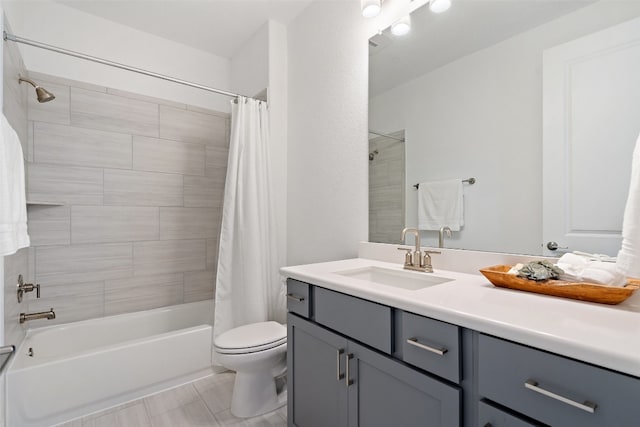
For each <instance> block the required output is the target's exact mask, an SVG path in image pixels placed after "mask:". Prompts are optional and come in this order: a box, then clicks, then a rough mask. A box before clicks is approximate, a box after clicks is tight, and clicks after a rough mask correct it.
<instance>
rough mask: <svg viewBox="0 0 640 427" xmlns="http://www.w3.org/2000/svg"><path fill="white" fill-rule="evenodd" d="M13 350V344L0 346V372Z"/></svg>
mask: <svg viewBox="0 0 640 427" xmlns="http://www.w3.org/2000/svg"><path fill="white" fill-rule="evenodd" d="M15 350H16V348H15V346H12V345H5V346H2V347H0V372H2V370H3V369H4V365H6V364H7V362H8V361H9V359H10V358H11V355H12V354H13V352H14V351H15Z"/></svg>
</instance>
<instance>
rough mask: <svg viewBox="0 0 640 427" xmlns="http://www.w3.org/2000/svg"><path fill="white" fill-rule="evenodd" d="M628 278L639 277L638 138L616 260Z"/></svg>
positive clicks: (639, 178)
mask: <svg viewBox="0 0 640 427" xmlns="http://www.w3.org/2000/svg"><path fill="white" fill-rule="evenodd" d="M616 264H617V265H618V268H619V269H620V270H621V271H622V272H623V273H624V274H625V275H626V276H628V277H640V136H638V140H637V141H636V146H635V148H634V150H633V159H632V161H631V183H630V184H629V195H628V196H627V205H626V206H625V209H624V219H623V221H622V248H621V249H620V252H618V257H617V260H616Z"/></svg>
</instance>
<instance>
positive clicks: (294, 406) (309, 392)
mask: <svg viewBox="0 0 640 427" xmlns="http://www.w3.org/2000/svg"><path fill="white" fill-rule="evenodd" d="M287 327H288V337H287V342H288V344H287V345H288V354H287V363H288V372H289V374H288V377H289V384H288V386H289V392H288V404H289V408H288V418H289V425H290V426H298V427H328V426H331V427H346V425H347V388H346V385H345V382H344V381H345V379H344V371H345V368H346V367H345V365H344V361H345V356H344V354H345V350H346V347H347V340H346V339H344V338H343V337H340V336H339V335H336V334H334V333H332V332H329V331H327V330H326V329H324V328H322V327H320V326H317V325H314V324H313V323H310V322H308V321H306V320H304V319H301V318H300V317H298V316H296V315H293V314H289V315H288V317H287Z"/></svg>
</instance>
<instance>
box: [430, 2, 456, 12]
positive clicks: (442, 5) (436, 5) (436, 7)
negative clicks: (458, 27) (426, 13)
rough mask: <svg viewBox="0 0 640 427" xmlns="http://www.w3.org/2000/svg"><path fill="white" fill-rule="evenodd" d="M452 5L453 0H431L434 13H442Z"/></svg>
mask: <svg viewBox="0 0 640 427" xmlns="http://www.w3.org/2000/svg"><path fill="white" fill-rule="evenodd" d="M450 7H451V0H429V10H430V11H431V12H433V13H442V12H444V11H445V10H447V9H449V8H450Z"/></svg>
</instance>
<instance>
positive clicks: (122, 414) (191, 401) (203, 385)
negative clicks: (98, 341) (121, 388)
mask: <svg viewBox="0 0 640 427" xmlns="http://www.w3.org/2000/svg"><path fill="white" fill-rule="evenodd" d="M234 376H235V374H234V373H230V372H225V373H221V374H215V375H212V376H209V377H206V378H203V379H201V380H198V381H195V382H192V383H189V384H186V385H183V386H180V387H177V388H174V389H171V390H167V391H164V392H161V393H158V394H154V395H152V396H148V397H145V398H143V399H139V400H135V401H133V402H129V403H126V404H124V405H122V406H118V407H116V408H112V409H108V410H106V411H104V412H99V413H97V414H93V415H89V416H87V417H84V418H82V419H79V420H75V421H70V422H68V423H64V424H60V425H59V426H58V427H200V426H202V427H205V426H206V427H226V426H234V427H286V425H287V409H286V406H284V407H282V408H280V409H278V410H277V411H274V412H271V413H268V414H265V415H262V416H259V417H255V418H236V417H234V416H233V415H231V411H230V410H229V407H230V406H231V393H232V390H233V380H234Z"/></svg>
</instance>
